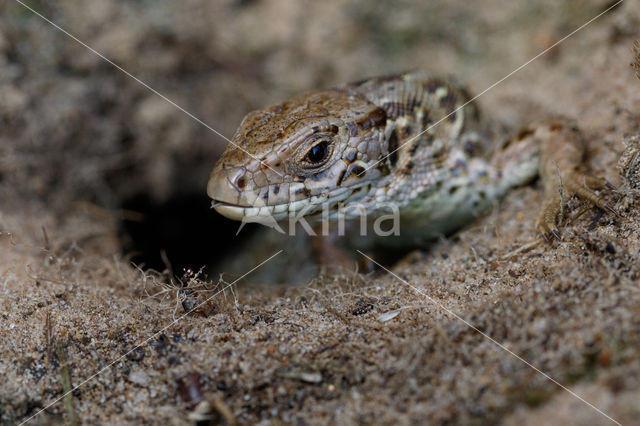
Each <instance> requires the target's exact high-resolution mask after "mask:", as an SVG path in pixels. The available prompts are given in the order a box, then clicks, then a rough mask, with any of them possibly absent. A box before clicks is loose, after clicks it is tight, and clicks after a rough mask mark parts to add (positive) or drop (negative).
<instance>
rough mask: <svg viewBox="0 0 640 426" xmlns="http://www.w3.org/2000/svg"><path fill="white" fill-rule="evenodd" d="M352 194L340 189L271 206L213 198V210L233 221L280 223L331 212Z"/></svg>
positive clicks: (347, 190)
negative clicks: (243, 203)
mask: <svg viewBox="0 0 640 426" xmlns="http://www.w3.org/2000/svg"><path fill="white" fill-rule="evenodd" d="M352 193H353V191H352V190H351V189H350V188H339V189H338V190H335V191H332V192H331V193H328V194H324V195H313V196H311V197H305V198H301V199H298V200H292V201H286V202H282V203H278V204H269V205H267V204H264V203H260V202H256V203H254V204H253V205H248V204H245V205H242V204H237V203H230V202H227V201H221V200H220V199H217V198H213V199H212V202H211V208H213V209H214V210H215V211H216V212H218V213H220V214H221V215H223V216H225V217H227V218H229V219H232V220H241V221H244V222H259V223H262V222H274V221H275V222H278V221H281V220H284V219H287V218H289V217H290V216H291V215H294V216H300V217H301V216H305V217H307V216H309V218H311V217H314V216H316V215H317V214H318V213H319V212H322V211H323V209H327V210H330V207H331V206H335V205H337V204H338V203H341V202H343V201H345V200H346V199H347V198H349V196H350V195H351V194H352ZM259 200H260V199H259V198H258V201H259Z"/></svg>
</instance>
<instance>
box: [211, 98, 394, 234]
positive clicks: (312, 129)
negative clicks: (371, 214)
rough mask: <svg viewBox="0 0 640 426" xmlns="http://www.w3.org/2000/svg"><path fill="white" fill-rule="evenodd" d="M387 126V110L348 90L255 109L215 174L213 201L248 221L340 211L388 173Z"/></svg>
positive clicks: (229, 214)
mask: <svg viewBox="0 0 640 426" xmlns="http://www.w3.org/2000/svg"><path fill="white" fill-rule="evenodd" d="M385 126H386V114H385V112H384V110H382V109H381V108H379V107H377V106H376V105H374V104H373V103H371V102H369V101H368V100H367V99H365V98H364V97H362V96H361V95H359V94H358V93H355V92H351V91H349V90H344V89H334V90H325V91H316V92H311V93H307V94H303V95H300V96H297V97H294V98H291V99H289V100H287V101H285V102H282V103H281V104H278V105H274V106H271V107H267V108H264V109H260V110H257V111H254V112H251V113H249V114H248V115H247V116H246V117H245V118H244V119H243V121H242V123H241V124H240V128H239V129H238V130H237V131H236V133H235V135H234V137H233V140H232V141H231V143H230V144H229V146H228V147H227V149H226V151H225V152H224V153H223V154H222V157H221V158H220V159H219V160H218V162H217V163H216V165H215V167H214V169H213V171H212V172H211V176H210V179H209V183H208V185H207V193H208V195H209V197H211V198H212V199H213V203H212V206H213V207H214V208H215V209H216V211H218V213H220V214H222V215H224V216H226V217H228V218H231V219H235V220H248V221H259V220H257V219H259V218H260V217H269V218H270V219H275V220H276V221H279V220H282V219H285V218H287V217H289V215H290V214H298V215H300V214H302V215H304V216H313V215H314V214H315V215H316V216H318V215H319V212H321V211H323V209H325V210H327V211H336V209H337V207H338V206H339V205H340V204H341V203H342V204H343V205H345V204H348V203H350V202H355V201H357V200H358V199H361V198H362V197H364V196H365V195H366V194H367V193H368V192H369V191H371V190H372V189H373V188H375V187H376V182H377V181H378V180H380V177H381V176H383V175H385V174H388V173H389V172H388V168H387V167H386V161H381V162H380V163H379V164H378V163H377V162H378V160H380V159H382V158H383V157H384V155H385V154H386V153H387V147H386V142H385V140H386V139H385V137H384V133H385ZM372 166H375V167H372ZM369 167H372V168H371V169H369Z"/></svg>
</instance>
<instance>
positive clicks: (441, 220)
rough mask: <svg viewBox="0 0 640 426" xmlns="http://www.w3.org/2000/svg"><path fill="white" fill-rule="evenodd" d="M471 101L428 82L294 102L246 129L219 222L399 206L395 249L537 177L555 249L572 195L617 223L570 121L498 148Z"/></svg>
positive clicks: (223, 178) (366, 86)
mask: <svg viewBox="0 0 640 426" xmlns="http://www.w3.org/2000/svg"><path fill="white" fill-rule="evenodd" d="M469 99H470V97H469V95H468V94H467V92H466V90H464V89H463V88H461V87H460V86H458V85H457V84H456V83H454V82H453V81H452V80H450V79H446V78H445V79H443V78H436V77H433V76H431V75H429V74H427V73H421V72H416V73H407V74H402V75H395V76H388V77H380V78H372V79H367V80H362V81H358V82H354V83H349V84H346V85H344V86H340V87H337V88H333V89H328V90H317V91H312V92H309V93H305V94H302V95H299V96H295V97H293V98H291V99H289V100H286V101H284V102H282V103H280V104H278V105H274V106H270V107H267V108H264V109H260V110H257V111H254V112H251V113H249V114H248V115H247V116H246V117H245V118H244V120H243V121H242V123H241V125H240V128H239V129H238V130H237V132H236V134H235V136H234V137H233V142H234V143H235V144H236V145H237V146H235V145H229V146H228V147H227V149H226V151H225V152H224V154H223V155H222V157H221V158H220V160H219V161H218V162H217V164H216V165H215V167H214V169H213V171H212V173H211V177H210V180H209V183H208V187H207V192H208V194H209V196H210V197H211V198H212V199H213V207H214V208H215V209H216V210H217V211H218V212H219V213H221V214H222V215H224V216H227V217H229V218H231V219H236V220H247V219H248V220H250V221H255V220H254V219H256V218H259V217H266V216H269V217H272V218H274V219H275V220H282V219H286V218H287V217H288V215H290V214H292V213H295V212H299V211H301V209H305V215H307V216H308V217H312V218H313V217H316V218H321V216H320V212H321V209H322V206H323V205H324V206H325V207H326V205H329V206H330V211H333V210H336V211H337V209H338V206H342V210H341V211H342V212H343V214H344V212H345V211H346V212H347V213H346V214H347V215H352V216H353V217H355V216H357V215H358V214H359V212H358V211H356V210H357V209H352V213H349V209H348V207H349V206H350V205H357V206H358V208H359V209H362V208H363V207H364V208H366V210H367V215H368V217H376V216H377V215H379V214H382V211H381V208H380V206H381V205H384V204H385V203H394V204H395V205H397V206H398V207H399V212H400V216H401V235H400V236H398V237H387V238H385V239H384V241H382V242H383V244H387V245H394V246H398V245H406V246H416V245H421V244H424V243H425V242H426V241H428V240H430V239H433V238H434V237H436V236H438V235H443V234H448V233H450V232H452V231H454V230H456V229H458V228H460V227H461V226H462V225H464V224H465V223H468V222H470V221H471V220H473V219H474V218H475V217H477V216H478V215H479V214H481V213H482V212H484V211H486V210H487V209H488V208H489V207H490V206H491V205H492V203H494V202H495V200H497V199H499V198H500V197H502V196H503V195H504V194H505V193H506V192H507V191H508V190H509V189H510V188H512V187H515V186H518V185H522V184H525V183H527V182H528V181H530V180H532V179H533V178H534V177H536V176H537V175H539V176H540V177H541V180H542V182H543V187H544V202H543V204H542V206H541V208H540V213H539V216H538V220H537V224H536V226H537V229H538V230H539V232H541V233H542V235H543V236H544V237H545V238H546V239H549V238H551V237H556V238H558V239H559V238H560V234H559V231H558V228H557V221H558V216H559V213H560V211H561V204H562V203H561V198H562V197H561V194H562V193H564V194H566V195H567V197H568V196H569V195H570V194H574V193H575V194H577V195H578V196H579V197H580V198H583V199H585V200H587V201H589V202H590V203H592V204H593V205H595V206H598V207H600V208H602V209H605V210H607V211H608V212H610V213H613V214H617V213H616V212H615V210H614V209H613V208H612V207H611V206H610V205H609V204H607V202H606V201H604V200H603V199H602V198H600V197H599V196H598V195H596V193H594V192H593V191H592V190H591V189H589V187H591V188H594V189H597V188H602V187H603V186H604V185H605V183H606V182H605V181H604V180H603V179H600V178H596V177H592V176H589V175H586V174H583V173H581V172H579V171H578V170H577V168H578V166H580V165H581V163H582V161H583V154H584V147H583V140H582V136H581V134H580V131H579V130H578V128H577V127H576V126H575V125H574V124H573V123H572V122H571V121H569V120H567V119H563V118H557V119H551V120H548V121H546V122H541V123H538V124H537V125H535V126H530V127H526V128H524V129H523V130H521V131H520V132H519V133H518V135H517V136H516V137H514V138H512V139H511V140H510V141H508V142H507V143H506V144H504V146H501V147H494V146H492V144H491V143H490V142H489V141H488V140H486V138H483V137H482V136H481V133H482V132H481V123H480V120H479V114H478V110H477V107H476V105H475V104H474V103H468V104H467V105H465V103H467V101H468V100H469ZM439 121H440V122H439ZM437 122H439V123H438V124H437V125H433V124H434V123H437ZM416 135H419V136H417V137H415V136H416ZM238 146H239V147H241V148H242V149H240V148H238ZM248 153H249V154H251V156H250V155H248ZM258 159H259V160H260V161H258ZM561 188H562V190H563V191H561V190H560V189H561ZM344 207H347V208H346V209H345V208H344ZM330 219H335V217H334V216H332V217H330Z"/></svg>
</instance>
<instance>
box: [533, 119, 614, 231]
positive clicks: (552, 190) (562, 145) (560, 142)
mask: <svg viewBox="0 0 640 426" xmlns="http://www.w3.org/2000/svg"><path fill="white" fill-rule="evenodd" d="M533 136H534V137H535V138H536V139H537V140H538V143H540V166H539V174H540V179H541V180H542V184H543V188H544V200H543V204H542V208H541V209H540V213H539V214H538V220H537V221H536V228H537V229H538V230H539V231H540V233H541V234H542V236H543V237H544V238H545V239H546V240H547V241H548V240H549V239H550V238H551V236H553V237H555V238H556V239H558V240H559V239H560V233H559V231H558V228H557V222H558V217H559V215H560V212H561V207H562V202H563V198H564V197H566V196H570V195H572V194H575V195H576V196H577V197H578V198H580V199H583V200H585V201H587V202H589V203H591V204H592V205H594V206H596V207H599V208H601V209H603V210H605V211H607V212H609V213H611V214H613V215H616V216H620V215H619V214H618V212H616V211H615V210H614V209H613V207H612V206H611V205H610V204H609V203H608V202H607V201H606V200H604V199H603V198H602V197H601V196H599V195H598V194H596V193H595V192H594V191H593V190H594V189H603V188H605V187H609V188H613V186H612V185H611V184H609V183H608V182H607V181H606V180H605V179H603V178H601V177H596V176H591V175H587V174H585V173H583V172H581V171H579V170H578V168H579V166H580V165H581V164H582V162H583V159H584V141H583V137H582V134H581V132H580V130H579V129H578V127H577V126H575V125H574V124H573V123H571V122H570V121H568V120H566V119H553V120H549V121H547V122H545V123H543V124H542V125H539V126H538V127H537V129H536V131H535V132H534V135H533ZM563 194H566V195H564V196H563Z"/></svg>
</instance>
